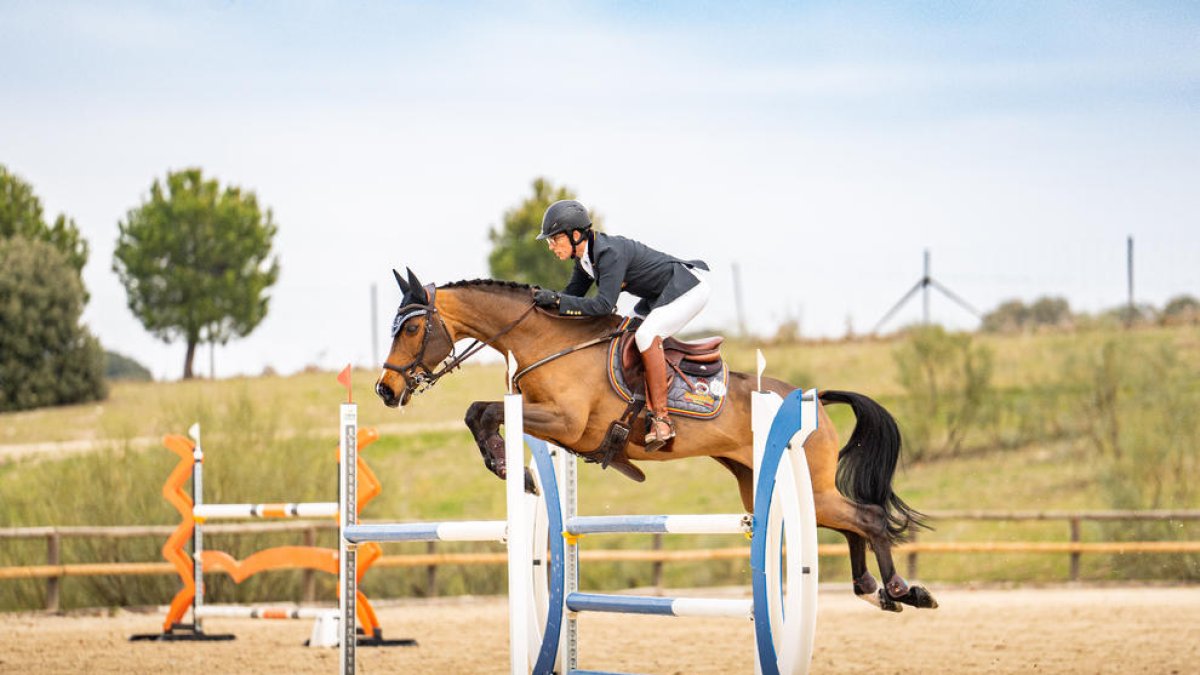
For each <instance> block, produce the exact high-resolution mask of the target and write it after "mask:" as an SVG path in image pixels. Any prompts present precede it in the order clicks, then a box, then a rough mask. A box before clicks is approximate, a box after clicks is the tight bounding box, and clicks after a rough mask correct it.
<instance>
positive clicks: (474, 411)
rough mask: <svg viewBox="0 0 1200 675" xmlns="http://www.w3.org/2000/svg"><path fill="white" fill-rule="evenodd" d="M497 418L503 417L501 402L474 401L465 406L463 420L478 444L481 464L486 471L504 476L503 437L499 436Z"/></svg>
mask: <svg viewBox="0 0 1200 675" xmlns="http://www.w3.org/2000/svg"><path fill="white" fill-rule="evenodd" d="M497 418H498V419H500V420H503V419H504V404H503V403H501V402H500V401H475V402H474V403H472V404H471V405H470V407H468V408H467V415H466V417H464V418H463V421H464V422H466V424H467V428H468V429H470V430H471V435H473V436H474V437H475V445H477V446H479V454H480V455H481V456H482V457H483V465H484V466H486V467H487V468H488V471H491V472H492V473H494V474H496V475H497V476H499V477H500V478H504V474H503V473H501V471H502V467H503V466H504V439H503V438H501V437H500V422H499V421H497ZM497 462H499V463H497Z"/></svg>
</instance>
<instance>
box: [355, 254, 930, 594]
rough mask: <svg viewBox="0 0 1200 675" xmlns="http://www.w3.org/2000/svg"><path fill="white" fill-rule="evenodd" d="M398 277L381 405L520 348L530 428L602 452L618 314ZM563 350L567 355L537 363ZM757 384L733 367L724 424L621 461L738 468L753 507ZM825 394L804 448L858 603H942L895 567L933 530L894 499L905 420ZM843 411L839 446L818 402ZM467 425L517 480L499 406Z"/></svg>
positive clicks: (495, 288) (378, 387) (487, 404)
mask: <svg viewBox="0 0 1200 675" xmlns="http://www.w3.org/2000/svg"><path fill="white" fill-rule="evenodd" d="M393 273H394V274H395V277H396V281H397V283H398V284H399V285H400V290H401V292H402V293H403V297H402V301H401V304H400V308H399V310H398V311H397V313H396V318H395V320H394V321H393V324H392V336H393V339H392V346H391V350H390V352H389V354H388V356H387V359H386V360H385V362H384V370H383V373H382V375H381V376H380V377H379V380H378V381H377V382H376V384H375V392H376V394H377V395H378V396H379V397H380V398H381V399H382V400H383V403H384V404H385V405H387V406H388V407H392V408H394V407H398V406H404V405H406V404H407V403H408V402H409V400H410V399H411V398H412V396H413V395H414V394H416V393H419V392H420V391H423V390H424V389H427V388H428V387H430V386H432V385H433V384H434V383H435V382H436V381H437V380H438V379H439V378H440V377H442V376H443V375H446V374H448V373H449V372H451V371H452V370H453V369H455V368H456V367H457V366H458V365H459V364H460V363H462V361H463V360H464V359H465V358H467V357H469V356H470V355H471V354H473V353H474V352H475V351H477V350H478V349H481V348H482V347H484V346H490V347H492V348H493V349H496V350H497V351H499V352H500V353H501V354H507V353H510V352H511V353H512V355H513V356H514V357H515V359H516V362H517V366H518V368H521V369H524V372H523V373H522V375H523V376H522V377H521V379H520V382H519V387H520V391H521V392H522V394H523V395H524V401H525V405H524V409H525V418H524V424H525V432H526V433H528V434H530V435H532V436H534V437H537V438H541V439H543V440H546V441H548V442H551V443H554V444H556V445H559V446H561V447H563V448H566V449H568V450H570V451H571V452H573V453H575V454H579V455H583V456H585V457H592V461H595V459H594V453H591V452H588V451H589V450H590V449H591V448H596V447H598V446H600V444H601V441H602V440H604V438H605V436H606V434H607V432H608V427H609V425H610V423H612V422H613V421H614V420H616V419H618V418H619V417H621V416H622V414H623V412H624V411H625V409H626V403H625V401H623V400H621V399H620V398H618V396H617V394H616V393H615V392H614V391H613V390H612V388H611V386H610V385H609V381H608V374H607V360H608V350H607V349H604V348H601V345H607V343H608V340H609V339H612V336H613V335H615V334H616V333H617V332H619V330H618V329H619V326H620V324H621V322H622V319H621V317H619V316H617V315H615V314H614V315H608V316H603V317H579V318H576V317H571V318H568V317H562V316H559V315H557V314H551V313H549V312H546V311H545V310H542V309H540V308H537V307H536V306H535V305H534V304H533V292H534V291H535V290H537V288H536V287H533V286H528V285H525V284H519V283H515V282H506V281H494V280H490V279H478V280H474V281H459V282H455V283H451V284H447V285H445V286H441V287H434V286H432V285H430V286H423V285H422V284H421V282H420V281H419V280H418V279H417V277H416V275H415V274H413V272H412V271H411V270H408V274H407V279H406V278H405V277H403V276H401V275H400V274H399V273H398V272H395V271H394V270H393ZM464 338H473V339H474V340H475V341H476V343H475V344H474V345H473V346H472V347H471V348H468V350H467V351H466V352H465V353H463V354H460V355H457V356H456V355H455V354H454V346H455V343H456V342H457V341H458V340H460V339H464ZM572 348H575V349H572ZM558 352H565V354H564V355H562V356H561V357H560V358H554V359H553V360H549V361H547V362H545V363H544V364H542V365H535V364H538V363H539V362H540V361H542V360H544V359H545V358H546V357H548V356H551V355H554V354H556V353H558ZM531 365H532V366H534V367H533V368H532V369H530V366H531ZM439 366H440V369H438V368H439ZM753 387H754V383H753V378H752V377H751V376H749V375H746V374H744V373H738V372H730V373H729V382H728V387H727V394H726V396H727V399H726V405H725V407H724V410H723V411H722V413H721V414H720V415H719V416H717V417H716V418H714V419H711V420H696V419H689V418H686V417H680V416H676V418H675V423H676V425H677V433H678V435H677V437H676V438H675V439H674V440H673V441H672V442H671V444H669V445H667V446H666V448H665V449H664V450H659V451H657V452H652V453H648V452H646V450H645V445H644V441H643V439H642V436H641V434H637V433H633V434H630V435H629V445H628V446H627V448H626V450H625V451H624V452H623V453H622V455H621V456H620V457H618V458H616V459H615V460H613V463H612V466H613V467H614V468H617V469H619V470H621V471H622V473H625V474H626V475H628V476H630V477H633V478H635V479H642V478H644V475H643V474H641V471H640V469H637V468H636V467H634V466H633V465H632V464H630V460H632V461H667V460H676V459H684V458H688V457H712V458H713V459H714V460H716V461H717V462H718V463H720V464H721V466H723V467H725V468H726V469H728V470H729V472H730V473H732V474H733V476H734V478H735V479H736V480H737V484H738V490H739V491H740V493H741V499H742V504H743V506H744V507H745V509H746V511H747V512H748V513H749V512H752V511H753V508H754V503H753V496H752V494H753V480H754V474H753V469H752V467H753V457H752V447H751V424H750V392H751V391H752V389H753ZM762 387H763V389H765V390H768V391H772V392H775V393H776V394H778V395H780V396H786V395H787V394H788V393H790V392H791V391H793V390H795V389H796V387H793V386H792V385H790V384H787V383H786V382H782V381H780V380H776V379H772V378H768V377H763V379H762ZM819 398H820V400H819V402H818V427H817V430H816V431H815V432H814V433H813V434H812V435H811V436H810V437H809V438H808V440H807V442H805V444H804V450H805V456H806V457H807V460H808V469H809V473H810V474H811V477H812V489H813V500H814V503H815V505H816V512H817V524H818V525H819V526H821V527H825V528H829V529H832V530H836V531H837V532H840V533H841V534H842V535H843V536H845V538H846V541H847V543H848V545H849V548H850V567H851V575H852V585H853V589H854V593H855V595H857V596H859V597H860V598H862V599H864V600H866V601H868V602H870V603H871V604H873V605H875V606H877V607H879V608H881V609H884V610H887V611H895V612H898V611H900V610H901V609H902V607H901V604H900V603H903V604H907V605H911V606H914V607H927V608H933V607H937V601H936V600H934V598H933V596H932V595H931V594H930V593H929V591H927V590H926V589H925V588H923V587H921V586H917V585H909V584H908V583H907V582H906V581H905V580H904V579H903V578H902V577H901V576H900V575H899V574H898V573H897V572H896V567H895V564H894V563H893V561H892V552H891V551H892V546H893V544H895V543H898V542H902V541H905V540H906V539H907V538H908V534H909V532H910V531H911V530H912V529H913V528H915V527H923V526H924V523H923V516H922V514H921V513H920V512H918V511H916V510H915V509H913V508H911V507H910V506H908V505H907V504H905V503H904V501H903V500H902V499H900V497H899V496H897V495H896V494H895V493H894V492H893V491H892V478H893V474H894V473H895V469H896V464H897V462H898V460H899V457H900V441H901V439H900V432H899V430H898V428H897V426H896V422H895V420H894V419H893V418H892V416H891V414H890V413H888V411H887V410H885V409H884V408H883V407H882V406H881V405H879V404H878V403H876V402H875V401H873V400H871V399H870V398H868V397H866V396H864V395H862V394H857V393H854V392H847V391H822V392H820V396H819ZM835 403H840V404H846V405H849V406H850V407H851V409H852V410H853V411H854V414H855V417H856V419H857V422H856V424H855V428H854V431H853V433H852V434H851V436H850V440H849V442H848V443H847V444H846V446H845V447H844V448H842V449H841V450H840V451H839V450H838V434H837V430H836V429H835V428H834V426H833V423H832V422H831V421H830V419H829V417H828V415H827V414H826V412H825V409H824V406H823V405H822V404H835ZM465 422H466V425H467V426H468V427H469V428H470V430H471V433H472V434H473V435H474V437H475V441H476V443H477V445H478V446H479V451H480V453H481V454H482V455H483V459H484V464H485V465H486V466H487V467H488V468H489V469H490V470H491V471H492V472H493V473H495V474H496V475H497V476H499V477H501V478H503V477H504V476H505V474H506V472H507V467H506V463H505V457H504V442H503V439H502V438H501V436H500V433H499V432H500V426H501V425H502V424H503V422H504V405H503V403H502V402H500V401H476V402H475V403H472V404H471V406H470V407H469V408H468V410H467V414H466V419H465ZM868 546H870V548H871V549H872V550H873V551H874V553H875V560H876V562H877V564H878V566H879V573H880V576H881V577H882V578H883V579H884V580H885V581H884V585H883V587H882V588H881V587H880V586H879V584H878V583H877V582H876V580H875V578H874V577H873V576H871V573H870V572H869V571H868V570H867V561H866V549H867V547H868Z"/></svg>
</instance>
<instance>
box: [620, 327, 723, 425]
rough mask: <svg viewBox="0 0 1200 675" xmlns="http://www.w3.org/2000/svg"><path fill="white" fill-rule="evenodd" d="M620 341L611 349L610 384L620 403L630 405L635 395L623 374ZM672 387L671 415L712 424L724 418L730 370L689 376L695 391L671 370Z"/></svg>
mask: <svg viewBox="0 0 1200 675" xmlns="http://www.w3.org/2000/svg"><path fill="white" fill-rule="evenodd" d="M619 343H620V340H613V341H612V344H610V345H609V347H608V382H609V384H611V385H612V388H613V391H615V392H617V396H620V397H621V400H623V401H625V402H626V403H629V402H630V401H632V400H633V394H632V393H631V392H630V391H629V386H628V385H626V384H625V375H624V373H622V372H621V355H620V353H619ZM667 373H668V375H669V376H670V377H671V383H670V385H668V386H667V411H668V412H670V413H671V414H672V415H680V416H682V417H693V418H696V419H702V420H710V419H712V418H714V417H716V416H717V415H720V414H721V410H722V409H724V407H725V398H726V397H725V394H726V392H727V391H728V389H729V367H728V366H726V365H725V364H724V363H722V364H721V370H720V372H717V373H712V374H711V375H690V374H689V375H688V378H687V379H688V380H690V381H691V383H692V386H693V387H695V389H692V388H689V387H688V383H687V382H685V381H684V379H683V378H682V377H680V376H679V373H676V372H674V370H672V369H670V368H668V369H667ZM638 397H639V398H644V397H645V392H640V391H639V392H638Z"/></svg>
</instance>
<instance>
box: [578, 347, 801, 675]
mask: <svg viewBox="0 0 1200 675" xmlns="http://www.w3.org/2000/svg"><path fill="white" fill-rule="evenodd" d="M761 367H762V366H761V365H760V373H759V374H760V376H761ZM751 405H752V420H753V424H754V448H755V475H756V476H757V480H756V485H755V495H756V497H755V515H754V516H753V517H752V516H750V515H746V514H727V515H681V516H674V515H672V516H590V517H589V516H577V515H575V508H576V495H575V485H576V483H575V479H574V475H573V468H574V463H573V462H568V463H567V466H566V476H565V478H564V480H563V483H562V492H563V494H564V496H565V500H564V522H565V524H566V526H565V528H564V536H565V537H566V539H567V542H568V552H567V561H568V562H567V565H566V567H565V569H564V570H563V573H564V575H565V577H566V578H565V580H564V586H565V589H566V590H565V595H566V597H565V600H564V604H565V607H566V610H567V612H568V616H567V629H566V631H565V636H564V643H565V644H564V650H563V651H564V659H565V661H566V663H565V664H564V668H563V670H560V671H556V672H565V673H569V674H584V673H596V672H599V671H590V670H589V671H585V670H579V669H578V660H579V654H578V648H577V639H578V638H577V632H578V629H577V626H576V621H575V619H576V615H577V613H579V612H613V613H622V614H655V615H661V616H675V617H695V616H699V617H734V618H741V619H753V620H754V623H755V642H756V654H757V657H756V664H755V666H756V667H755V671H756V672H757V673H765V674H768V675H771V674H774V673H806V672H808V667H809V664H810V663H811V659H812V646H813V637H814V635H815V629H816V590H817V548H816V544H817V536H816V517H815V510H814V508H813V499H812V486H811V482H810V480H809V475H808V462H807V460H806V459H805V457H804V454H803V444H804V441H805V440H807V439H808V436H809V435H810V434H811V433H812V432H813V431H814V430H815V429H816V426H817V392H816V390H810V391H808V392H802V391H799V390H797V391H795V392H793V393H792V394H791V395H790V396H788V397H787V398H786V399H780V398H779V396H777V395H775V394H772V393H766V392H755V393H754V394H753V399H752V401H751ZM793 436H795V438H794V439H793ZM634 532H642V533H663V534H750V535H751V572H752V584H753V599H736V600H729V599H704V598H662V597H647V596H633V595H624V594H621V595H615V594H601V593H582V592H580V591H579V590H578V579H579V577H578V574H579V571H578V552H577V550H576V549H577V548H578V546H577V541H578V538H579V537H580V536H583V535H593V534H601V533H634ZM785 540H786V542H787V544H788V547H787V557H786V563H785V562H784V560H785V559H784V551H783V547H782V544H783V542H784V541H785ZM785 565H786V567H785ZM785 569H786V572H787V575H786V581H784V579H783V572H784V570H785Z"/></svg>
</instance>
